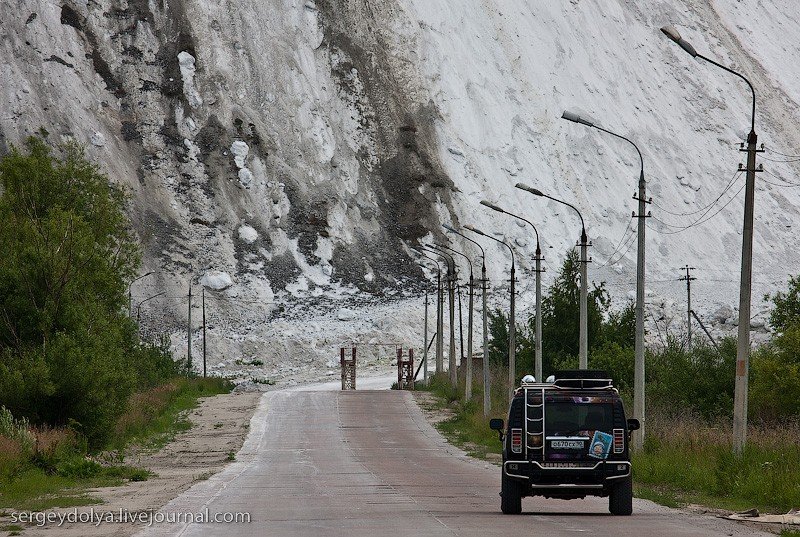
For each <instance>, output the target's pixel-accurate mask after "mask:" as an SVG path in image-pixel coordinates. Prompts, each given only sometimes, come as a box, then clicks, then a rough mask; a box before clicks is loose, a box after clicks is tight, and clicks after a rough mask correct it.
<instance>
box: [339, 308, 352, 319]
mask: <svg viewBox="0 0 800 537" xmlns="http://www.w3.org/2000/svg"><path fill="white" fill-rule="evenodd" d="M336 318H337V319H339V320H340V321H352V320H353V319H355V318H356V312H354V311H353V310H351V309H348V308H340V309H339V311H337V312H336Z"/></svg>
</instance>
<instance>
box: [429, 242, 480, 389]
mask: <svg viewBox="0 0 800 537" xmlns="http://www.w3.org/2000/svg"><path fill="white" fill-rule="evenodd" d="M438 246H439V247H441V248H444V249H445V250H448V251H450V252H453V253H454V254H458V255H460V256H461V257H463V258H464V259H466V260H467V264H468V265H469V314H468V315H467V364H466V366H467V367H466V369H467V379H466V384H465V394H464V395H465V397H466V399H467V401H469V400H471V399H472V310H473V309H474V307H475V305H474V304H475V300H474V299H475V279H474V278H473V273H472V260H471V259H470V258H469V256H468V255H466V254H464V253H461V252H459V251H458V250H455V249H453V248H450V247H449V246H446V245H444V244H438ZM461 344H462V345H463V344H464V342H463V341H462V342H461ZM462 351H463V349H462ZM462 358H463V356H462Z"/></svg>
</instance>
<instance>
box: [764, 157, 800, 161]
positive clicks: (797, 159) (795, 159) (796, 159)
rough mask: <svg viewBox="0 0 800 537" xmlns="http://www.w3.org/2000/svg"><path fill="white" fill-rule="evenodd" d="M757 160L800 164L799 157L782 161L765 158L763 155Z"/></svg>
mask: <svg viewBox="0 0 800 537" xmlns="http://www.w3.org/2000/svg"><path fill="white" fill-rule="evenodd" d="M759 158H762V159H764V160H768V161H770V162H800V157H797V158H789V159H786V160H783V159H776V158H769V157H766V156H764V155H761V157H759Z"/></svg>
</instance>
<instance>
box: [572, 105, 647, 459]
mask: <svg viewBox="0 0 800 537" xmlns="http://www.w3.org/2000/svg"><path fill="white" fill-rule="evenodd" d="M561 117H562V119H566V120H567V121H572V122H574V123H580V124H581V125H585V126H587V127H591V128H593V129H597V130H599V131H602V132H605V133H607V134H610V135H611V136H615V137H616V138H619V139H620V140H625V141H626V142H628V143H629V144H631V145H632V146H633V148H634V149H636V153H637V154H638V155H639V165H640V168H639V193H638V196H635V198H636V200H638V202H639V215H638V216H637V219H638V223H637V227H636V235H637V236H636V241H637V247H636V337H635V338H634V356H635V359H634V375H633V377H634V378H633V415H634V416H636V417H637V418H638V419H639V423H640V424H641V427H640V428H639V429H638V430H636V431H634V432H633V447H634V448H635V449H641V448H642V444H643V443H644V428H645V408H644V378H645V371H644V277H645V273H644V267H645V265H644V256H645V241H644V235H645V218H647V215H646V214H645V204H647V203H650V202H649V201H648V200H647V198H646V196H647V194H646V192H645V188H646V183H645V180H644V159H643V158H642V152H641V151H640V150H639V147H638V146H637V145H636V144H635V143H633V141H632V140H630V139H628V138H626V137H625V136H621V135H619V134H617V133H615V132H611V131H610V130H608V129H604V128H603V127H601V126H599V125H598V124H597V123H596V122H595V121H594V120H593V119H592V118H590V117H587V116H585V115H581V114H579V113H577V112H570V111H568V110H567V111H565V112H564V113H563V114H562V116H561Z"/></svg>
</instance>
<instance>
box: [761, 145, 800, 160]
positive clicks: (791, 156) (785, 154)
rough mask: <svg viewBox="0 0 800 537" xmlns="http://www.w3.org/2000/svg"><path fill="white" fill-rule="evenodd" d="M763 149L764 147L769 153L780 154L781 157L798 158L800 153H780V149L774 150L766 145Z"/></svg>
mask: <svg viewBox="0 0 800 537" xmlns="http://www.w3.org/2000/svg"><path fill="white" fill-rule="evenodd" d="M765 149H766V150H767V152H769V153H775V154H776V155H780V156H782V157H786V158H796V159H800V155H789V154H787V153H781V152H780V151H775V150H774V149H770V148H769V147H767V148H765Z"/></svg>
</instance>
